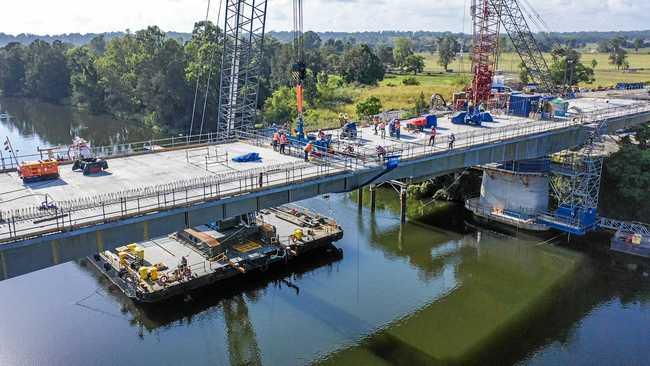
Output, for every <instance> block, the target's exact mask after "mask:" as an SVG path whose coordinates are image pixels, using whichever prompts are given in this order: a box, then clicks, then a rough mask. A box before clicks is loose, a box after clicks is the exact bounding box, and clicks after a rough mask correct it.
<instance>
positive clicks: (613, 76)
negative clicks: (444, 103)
mask: <svg viewBox="0 0 650 366" xmlns="http://www.w3.org/2000/svg"><path fill="white" fill-rule="evenodd" d="M421 55H422V56H424V58H425V60H426V67H425V72H429V73H440V72H443V68H442V67H441V66H440V65H438V56H437V55H432V54H430V53H427V54H424V53H423V54H421ZM545 56H546V58H547V59H548V60H549V61H550V58H551V56H550V54H546V55H545ZM591 60H596V61H597V62H598V65H597V66H596V69H595V72H596V81H595V82H594V83H593V84H591V86H593V87H597V86H608V85H613V84H616V83H618V82H626V81H629V82H635V81H650V53H649V52H648V51H646V50H641V51H640V52H638V53H635V52H630V53H629V54H628V62H629V63H630V69H631V70H630V71H623V70H617V69H616V66H614V65H612V64H610V63H609V55H608V54H606V53H591V52H589V53H583V55H582V62H583V63H585V64H586V65H588V66H591ZM520 62H521V61H520V59H519V56H518V55H517V54H516V53H504V54H502V55H501V57H500V61H499V70H501V71H503V72H505V73H518V72H519V63H520ZM470 67H471V60H470V59H469V55H465V57H464V58H463V59H461V58H457V59H456V60H455V61H454V62H453V63H452V64H451V65H449V69H451V70H453V71H454V72H469V71H470ZM583 86H586V87H589V85H586V84H585V85H583Z"/></svg>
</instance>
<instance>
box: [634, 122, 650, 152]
mask: <svg viewBox="0 0 650 366" xmlns="http://www.w3.org/2000/svg"><path fill="white" fill-rule="evenodd" d="M636 139H637V141H639V147H640V148H641V149H644V150H647V149H650V125H643V126H641V127H639V128H638V129H637V131H636Z"/></svg>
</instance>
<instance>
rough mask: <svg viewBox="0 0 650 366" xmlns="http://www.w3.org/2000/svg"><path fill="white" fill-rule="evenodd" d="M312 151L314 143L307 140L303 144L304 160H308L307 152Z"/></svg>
mask: <svg viewBox="0 0 650 366" xmlns="http://www.w3.org/2000/svg"><path fill="white" fill-rule="evenodd" d="M312 151H314V143H313V142H311V141H309V142H308V143H307V146H305V161H309V154H311V152H312Z"/></svg>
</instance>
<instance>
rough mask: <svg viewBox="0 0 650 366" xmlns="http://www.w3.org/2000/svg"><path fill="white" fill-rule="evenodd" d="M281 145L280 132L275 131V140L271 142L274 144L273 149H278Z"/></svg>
mask: <svg viewBox="0 0 650 366" xmlns="http://www.w3.org/2000/svg"><path fill="white" fill-rule="evenodd" d="M279 145H280V132H278V131H275V133H274V134H273V142H272V143H271V146H273V151H278V146H279Z"/></svg>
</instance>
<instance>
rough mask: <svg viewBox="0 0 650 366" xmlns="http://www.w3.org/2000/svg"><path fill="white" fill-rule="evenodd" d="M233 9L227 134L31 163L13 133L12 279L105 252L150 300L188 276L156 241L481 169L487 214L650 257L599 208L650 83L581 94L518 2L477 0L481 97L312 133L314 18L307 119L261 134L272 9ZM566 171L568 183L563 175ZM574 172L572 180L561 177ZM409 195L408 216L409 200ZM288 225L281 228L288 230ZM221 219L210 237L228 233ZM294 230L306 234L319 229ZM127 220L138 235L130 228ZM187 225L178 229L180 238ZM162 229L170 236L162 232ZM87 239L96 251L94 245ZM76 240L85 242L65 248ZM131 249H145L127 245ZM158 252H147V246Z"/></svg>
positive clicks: (61, 154) (474, 91) (108, 262)
mask: <svg viewBox="0 0 650 366" xmlns="http://www.w3.org/2000/svg"><path fill="white" fill-rule="evenodd" d="M227 3H228V6H227V7H226V11H229V12H233V13H231V14H230V16H228V15H227V16H226V19H227V23H228V24H226V27H225V30H226V33H225V40H224V55H223V60H222V68H221V79H220V80H221V85H220V92H221V94H220V103H219V120H218V121H217V126H216V127H217V129H216V132H211V133H207V134H200V135H192V133H191V132H192V131H190V133H189V134H188V135H187V136H180V137H172V138H169V139H164V140H157V141H142V142H133V143H130V144H124V145H119V146H107V147H91V146H90V144H89V143H87V142H85V141H83V140H77V141H76V142H75V143H73V145H71V146H65V147H60V148H50V149H43V150H42V151H39V152H35V154H34V155H31V156H30V155H28V156H16V154H15V153H13V151H12V148H11V143H10V141H9V140H8V139H7V142H6V143H5V146H6V147H7V148H6V149H5V150H7V151H10V152H12V156H11V157H10V158H7V157H3V158H2V174H0V187H2V192H0V196H1V197H2V200H1V201H0V243H2V244H0V249H2V248H3V247H4V248H8V250H7V251H6V252H1V251H0V253H1V254H2V255H3V257H2V259H3V261H2V271H3V278H8V277H11V276H13V275H14V274H16V273H21V272H25V271H28V270H31V269H33V268H39V267H44V266H47V265H50V264H57V263H56V262H57V261H62V260H64V259H74V258H76V257H78V256H79V253H83V254H85V255H88V254H90V253H88V251H90V252H91V253H96V252H98V251H99V252H101V253H102V254H99V256H98V257H94V258H95V260H96V261H97V262H98V263H101V264H100V265H99V267H100V269H102V270H103V271H105V273H106V274H107V275H108V276H109V277H111V278H112V279H114V280H115V282H116V283H119V286H120V288H122V289H123V290H124V291H125V292H126V293H128V294H129V296H132V297H135V298H138V297H140V299H141V300H144V301H146V300H147V296H148V295H147V296H145V295H143V294H144V293H145V292H146V293H148V294H160V293H161V292H162V293H174V291H176V290H174V289H175V288H176V287H174V286H166V284H167V281H162V282H164V283H163V285H161V284H160V282H161V281H160V280H151V279H152V278H153V277H155V278H159V276H160V278H162V275H165V276H166V278H167V279H169V278H170V276H172V275H171V274H170V273H167V272H164V271H165V270H163V269H162V268H172V269H174V270H177V269H178V268H177V267H176V266H177V263H165V261H166V260H168V258H166V257H165V255H164V254H163V253H162V252H160V251H159V250H157V249H156V250H152V251H151V252H152V253H154V254H151V255H152V257H149V256H148V254H147V248H154V247H155V246H161V245H162V246H163V247H165V248H167V249H169V248H171V249H170V251H171V252H172V256H174V257H178V254H179V253H180V252H182V251H184V250H186V249H187V248H186V247H187V245H190V246H192V245H193V244H191V243H189V244H188V243H187V240H186V239H181V240H180V241H179V239H178V235H181V236H182V235H183V234H182V233H183V232H185V233H187V231H185V230H196V228H198V227H202V228H204V229H205V226H204V225H207V224H209V223H214V225H216V226H214V227H218V226H219V225H220V223H224V222H228V220H231V219H233V218H235V217H248V219H247V220H248V221H246V222H247V223H248V224H249V226H250V225H252V223H253V221H254V220H255V219H254V217H256V215H259V214H261V215H264V210H266V209H269V208H273V207H279V206H281V205H284V204H286V203H290V202H295V201H300V200H303V199H308V198H312V197H316V196H320V195H323V194H331V193H343V192H349V191H352V190H358V189H363V188H364V187H366V186H371V187H373V188H375V187H377V186H379V185H381V184H384V183H386V182H397V184H400V185H402V186H406V185H408V184H410V183H412V182H417V181H422V180H427V179H431V178H432V177H434V176H436V175H442V174H449V173H453V172H455V171H458V170H462V169H468V168H478V169H481V170H483V171H484V178H483V187H482V189H481V196H480V197H477V198H475V199H473V200H469V201H468V202H467V203H466V207H467V209H469V210H470V211H472V212H473V213H474V214H475V215H476V216H477V217H480V218H482V219H485V220H487V221H490V222H497V223H500V224H505V225H510V226H515V227H517V228H522V229H526V230H532V231H546V230H557V231H559V232H563V233H568V234H570V235H586V234H588V233H589V232H592V231H595V230H598V229H607V230H613V231H614V232H616V233H617V234H616V235H615V238H614V241H613V243H614V244H613V246H612V247H613V249H615V250H617V251H622V252H628V253H632V254H635V255H641V256H650V246H649V245H648V240H647V239H648V237H649V236H650V229H648V226H646V225H643V224H636V223H626V222H619V221H616V220H611V219H608V218H603V217H600V216H599V215H598V211H597V210H598V201H599V200H598V198H599V187H600V176H601V174H602V161H603V158H604V155H602V154H599V153H598V145H599V143H600V141H601V139H602V137H603V136H605V135H607V134H614V133H616V131H618V130H622V129H626V128H629V127H633V126H637V125H640V124H644V123H648V122H649V121H650V103H648V100H647V99H648V95H649V93H648V89H647V88H646V87H645V85H637V84H624V83H622V84H619V86H618V87H617V89H616V90H611V91H604V92H603V91H601V92H596V93H582V94H580V93H576V92H575V91H574V90H573V89H572V88H571V85H558V84H557V82H555V81H553V80H552V78H551V77H550V71H549V68H548V65H546V61H545V60H544V57H543V55H542V54H541V51H540V50H539V47H537V45H536V41H535V39H534V37H533V35H532V33H531V31H530V29H529V28H528V25H527V24H526V21H525V16H524V14H523V13H522V11H521V9H520V8H519V5H518V2H517V1H516V0H503V1H496V0H479V1H476V2H475V4H474V6H473V8H472V10H473V12H474V14H473V17H474V44H473V53H472V72H473V82H472V85H471V87H470V88H469V89H468V90H462V91H458V93H456V94H455V95H454V98H453V100H451V101H449V103H448V102H447V101H445V100H444V99H443V98H441V97H440V96H437V95H434V96H433V97H432V98H431V105H430V110H429V111H428V113H427V114H425V115H422V116H419V117H417V118H414V119H408V120H401V119H400V116H399V115H395V114H393V113H391V112H390V111H388V112H385V113H382V114H380V115H377V116H374V118H372V119H371V121H365V122H363V121H351V120H349V116H346V115H341V127H340V128H338V129H334V130H326V131H323V130H321V131H305V124H304V119H303V112H304V111H303V107H304V103H303V100H302V96H303V93H304V90H303V89H304V83H305V82H306V71H307V70H306V66H305V62H304V59H302V58H301V57H304V55H301V54H300V52H299V50H300V47H301V41H302V40H301V37H302V28H301V27H302V20H301V19H299V21H297V22H296V24H300V28H298V29H296V32H295V34H296V37H297V38H296V40H295V41H296V44H297V45H298V47H297V49H298V52H297V55H296V56H295V65H294V67H293V75H292V76H293V78H294V81H295V84H296V85H295V87H296V96H297V101H296V102H297V103H296V105H297V109H298V110H297V112H298V118H297V120H296V121H293V122H291V123H287V122H286V121H267V122H268V123H267V125H266V126H264V127H263V128H255V125H254V122H255V115H256V112H257V110H256V109H257V104H256V103H255V101H256V100H257V93H258V89H259V85H258V80H257V79H256V78H255V77H251V75H257V74H258V73H259V64H260V58H261V57H262V52H261V50H262V45H263V39H264V21H265V11H266V7H265V6H264V7H262V8H261V7H260V5H251V4H247V3H245V2H238V1H234V0H228V1H227ZM297 4H298V6H299V9H297V10H296V11H294V13H295V14H296V16H297V17H299V18H300V17H302V4H301V1H297ZM235 5H237V6H235ZM231 23H232V24H231ZM501 25H502V26H503V28H504V29H505V30H506V32H507V34H508V36H509V38H510V39H511V40H512V43H513V45H514V47H515V49H516V50H517V52H518V54H519V56H520V57H521V59H522V61H523V65H524V66H525V67H526V70H527V72H528V73H529V75H530V77H531V78H532V79H533V81H534V83H531V85H529V86H527V87H526V88H524V90H512V88H510V87H508V86H507V85H505V84H504V83H503V79H502V78H500V77H499V75H498V72H497V60H496V54H497V53H498V52H497V48H498V39H499V30H500V26H501ZM250 29H254V30H255V31H253V33H252V34H251V37H240V36H239V35H240V34H248V33H250V32H251V31H250ZM242 49H243V50H247V52H242V51H241V50H242ZM242 54H246V55H248V56H246V57H244V56H242ZM551 175H555V176H556V177H559V178H557V179H553V180H551V179H550V177H551ZM39 178H41V179H39ZM559 179H564V181H563V182H564V183H563V184H555V183H554V182H557V181H558V180H559ZM403 191H404V190H403ZM551 198H554V199H553V200H552V199H551ZM374 199H375V198H374V196H373V198H372V200H373V203H372V205H373V207H374ZM402 200H403V201H404V202H403V203H402V211H403V212H402V217H403V219H404V218H405V205H406V202H405V200H406V197H405V196H404V197H403V198H402ZM552 202H557V204H554V205H552V204H551V203H552ZM164 220H167V221H164ZM325 221H327V220H325ZM149 222H152V224H149ZM330 224H331V223H329V224H326V225H330ZM332 225H334V226H336V225H335V224H332ZM253 226H256V225H253ZM285 226H287V225H286V224H282V225H280V224H277V225H276V226H274V227H275V228H276V230H278V231H280V230H283V229H282V228H283V227H285ZM330 226H331V225H330ZM214 227H212V229H210V227H208V229H206V230H208V231H210V230H213V231H215V232H217V231H216V230H214ZM288 227H290V228H291V229H290V230H289V231H291V232H294V231H295V230H308V229H307V228H305V227H302V226H298V227H293V226H288ZM125 228H128V230H131V231H128V230H127V229H125ZM118 229H120V230H123V232H120V233H116V231H117V230H118ZM127 231H128V233H127ZM165 231H167V232H165ZM172 231H173V232H175V233H176V234H175V235H176V236H175V237H173V238H170V237H166V236H165V235H168V234H170V233H171V232H172ZM157 234H164V235H163V236H165V237H163V238H162V239H155V240H152V239H151V238H152V237H158V235H157ZM215 235H226V236H227V234H223V233H221V234H215ZM82 236H83V241H84V245H85V246H86V247H84V250H80V249H79V244H78V241H81V240H82V239H80V238H81V237H82ZM330 236H332V237H330ZM339 236H340V233H339V232H337V231H336V230H335V231H334V232H331V233H329V234H327V235H326V237H327V238H328V241H330V242H331V241H332V240H331V239H332V238H333V237H339ZM133 238H136V240H131V239H133ZM267 239H268V238H267ZM127 240H128V241H127ZM120 241H121V242H120ZM261 241H262V242H264V243H265V245H258V246H259V248H257V247H256V248H257V249H256V250H258V249H259V250H261V251H263V252H264V253H265V254H263V255H262V257H263V258H264V259H263V260H262V262H263V263H264V264H263V265H267V264H268V262H269V261H279V260H281V259H282V258H286V257H284V255H286V251H285V252H283V253H280V252H278V251H277V247H278V245H277V244H268V243H270V242H271V240H270V239H269V240H266V239H265V240H261ZM68 242H69V243H74V244H69V245H68V247H66V244H62V243H68ZM130 242H142V243H144V244H139V246H134V247H128V246H127V247H125V245H127V244H129V243H130ZM316 242H318V243H320V241H319V240H316ZM152 243H153V244H152ZM160 243H163V244H160ZM30 245H33V246H34V248H36V249H33V250H34V251H38V252H39V253H41V252H42V253H46V254H50V252H52V253H53V254H52V255H51V256H50V257H51V258H54V259H52V260H51V261H52V262H53V263H50V262H49V261H50V258H47V260H45V259H44V260H43V261H44V262H43V264H39V263H30V264H24V263H22V262H19V261H16V263H19V264H18V265H16V266H17V267H18V266H19V265H22V266H25V269H23V268H20V269H15V270H14V269H12V264H11V263H12V262H11V261H10V260H9V259H8V258H9V257H10V256H11V255H15V253H17V252H18V251H20V250H29V249H28V247H29V246H30ZM75 245H76V246H75ZM269 245H271V246H270V247H269ZM273 245H275V246H273ZM305 245H306V246H309V245H310V242H309V241H307V242H305ZM143 247H144V254H142V255H140V254H136V253H142V252H141V249H142V248H143ZM280 247H283V245H280ZM284 247H286V246H284ZM108 249H111V250H112V249H115V252H114V253H113V252H111V251H110V250H109V251H108V252H106V250H108ZM10 250H11V251H14V252H11V251H10ZM229 250H231V249H229ZM234 250H235V251H236V250H237V249H236V248H235V249H234ZM292 250H294V251H295V248H294V249H292ZM240 252H241V251H240ZM120 253H123V254H120ZM155 253H157V254H155ZM167 253H169V252H167ZM225 253H226V256H227V258H224V257H221V258H220V259H219V260H216V261H212V260H211V259H213V258H214V256H211V255H209V256H197V255H196V253H195V254H194V255H193V257H192V258H191V259H195V260H196V262H197V263H203V264H204V266H205V268H209V269H210V270H209V271H208V270H207V269H205V270H204V273H203V274H202V275H200V276H199V278H198V279H195V280H196V281H197V283H199V282H200V279H201V278H210V280H208V281H213V280H214V279H215V278H219V279H221V278H223V277H224V276H226V277H227V276H228V275H227V274H225V273H232V274H236V273H237V272H238V267H237V266H236V265H233V264H232V262H233V261H234V259H233V258H235V257H234V256H233V255H232V253H233V252H232V251H230V252H225ZM256 253H257V252H255V253H253V254H256ZM213 254H214V253H213ZM217 254H218V253H217ZM220 254H223V253H220ZM253 254H251V255H253ZM257 254H259V253H257ZM156 255H158V257H156ZM161 255H162V256H161ZM120 256H122V257H125V256H135V257H137V256H140V257H139V258H140V259H141V260H143V261H145V262H146V265H144V264H143V265H142V266H140V268H144V269H145V270H146V271H145V270H143V271H145V272H146V273H145V272H140V269H135V268H130V267H129V268H130V269H123V268H122V267H123V266H124V265H125V263H123V261H122V257H120ZM181 257H182V256H181ZM160 263H163V265H162V266H159V264H160ZM215 263H218V264H215ZM141 264H142V263H141ZM185 264H186V265H188V263H185ZM263 265H262V266H263ZM30 266H31V267H30ZM121 266H122V267H121ZM215 266H216V267H215ZM152 268H155V269H154V270H153V273H152ZM184 268H185V267H184ZM215 268H219V269H221V268H228V270H227V271H226V272H223V273H221V272H218V271H217V272H215V271H216V269H215ZM125 271H126V272H125ZM131 271H134V272H133V273H131ZM161 273H162V274H161ZM194 273H196V271H195V272H194ZM216 273H219V274H216ZM127 274H128V275H127ZM174 276H175V277H174V278H178V275H177V274H176V275H174ZM124 278H139V280H137V281H135V282H136V283H138V284H136V285H135V287H133V285H129V286H127V285H126V284H124V283H122V282H120V281H124ZM138 281H145V284H144V285H143V284H142V283H141V282H138ZM146 281H149V282H146ZM192 281H193V280H192ZM179 282H184V281H183V280H181V281H179ZM192 286H193V285H191V287H192ZM186 287H187V286H186ZM135 288H138V289H139V290H138V291H137V294H136V290H135ZM143 289H146V291H145V292H143V291H144V290H143ZM164 296H166V295H163V297H164ZM154 297H155V296H154Z"/></svg>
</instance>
